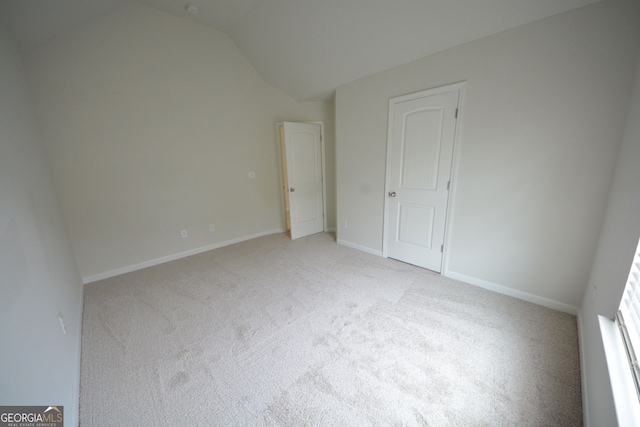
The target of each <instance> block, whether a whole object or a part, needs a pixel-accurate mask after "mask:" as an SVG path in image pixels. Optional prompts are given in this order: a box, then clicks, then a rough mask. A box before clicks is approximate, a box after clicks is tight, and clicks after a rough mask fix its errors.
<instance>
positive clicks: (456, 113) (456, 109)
mask: <svg viewBox="0 0 640 427" xmlns="http://www.w3.org/2000/svg"><path fill="white" fill-rule="evenodd" d="M455 118H456V119H457V118H458V109H457V108H456V117H455Z"/></svg>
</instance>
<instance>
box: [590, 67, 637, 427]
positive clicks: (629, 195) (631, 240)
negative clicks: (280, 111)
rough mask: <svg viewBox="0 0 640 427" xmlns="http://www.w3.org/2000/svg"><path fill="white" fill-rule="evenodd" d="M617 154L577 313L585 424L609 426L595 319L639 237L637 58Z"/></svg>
mask: <svg viewBox="0 0 640 427" xmlns="http://www.w3.org/2000/svg"><path fill="white" fill-rule="evenodd" d="M638 58H639V62H638V66H637V67H636V74H635V84H634V85H633V87H632V90H630V92H632V93H633V97H632V100H631V106H630V108H629V114H628V116H627V120H626V125H625V128H624V129H625V131H624V137H623V140H622V146H621V148H620V156H619V158H618V163H617V166H616V171H615V176H614V180H613V186H612V188H611V194H610V196H609V204H608V205H607V212H606V216H605V221H604V225H603V227H602V232H601V234H600V240H599V244H598V249H597V252H596V256H595V258H594V261H593V267H592V269H591V276H590V277H589V283H588V285H587V287H586V290H585V293H584V299H583V300H582V306H581V312H580V326H581V335H582V337H581V351H582V355H581V357H582V364H583V377H585V378H586V384H585V386H586V387H585V388H586V393H584V394H585V395H586V397H587V398H588V409H589V410H588V415H589V420H590V425H593V426H602V425H611V420H615V419H616V418H615V417H616V413H615V408H614V406H613V398H612V394H611V384H610V382H609V376H608V369H607V365H606V361H605V356H604V350H603V347H602V337H601V335H600V327H599V325H598V315H600V316H606V317H608V318H610V319H612V318H613V317H614V315H615V313H616V311H618V306H619V305H620V300H621V299H622V292H623V290H624V287H625V285H626V281H627V276H628V275H629V268H630V266H631V262H632V260H633V255H634V253H635V250H636V246H637V244H638V238H639V237H640V167H638V165H640V56H639V57H638Z"/></svg>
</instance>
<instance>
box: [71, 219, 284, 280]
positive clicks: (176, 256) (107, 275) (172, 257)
mask: <svg viewBox="0 0 640 427" xmlns="http://www.w3.org/2000/svg"><path fill="white" fill-rule="evenodd" d="M284 231H285V230H284V229H282V228H277V229H274V230H267V231H261V232H260V233H255V234H250V235H248V236H241V237H237V238H235V239H231V240H226V241H224V242H218V243H214V244H212V245H207V246H203V247H200V248H196V249H190V250H188V251H184V252H179V253H177V254H172V255H167V256H163V257H160V258H156V259H152V260H149V261H144V262H141V263H138V264H133V265H129V266H126V267H121V268H116V269H115V270H110V271H105V272H104V273H98V274H93V275H91V276H87V277H83V278H82V282H83V283H84V284H85V285H86V284H87V283H91V282H97V281H98V280H104V279H108V278H110V277H114V276H119V275H121V274H125V273H131V272H132V271H136V270H142V269H143V268H147V267H152V266H154V265H158V264H164V263H165V262H169V261H175V260H177V259H180V258H185V257H188V256H191V255H196V254H199V253H202V252H207V251H211V250H213V249H218V248H222V247H225V246H229V245H233V244H235V243H240V242H244V241H247V240H251V239H256V238H258V237H262V236H267V235H269V234H277V233H284Z"/></svg>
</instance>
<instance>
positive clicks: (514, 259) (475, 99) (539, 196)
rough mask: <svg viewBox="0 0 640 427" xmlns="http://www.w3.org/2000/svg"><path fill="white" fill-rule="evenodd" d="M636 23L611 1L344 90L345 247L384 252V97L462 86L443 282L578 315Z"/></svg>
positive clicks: (624, 5)
mask: <svg viewBox="0 0 640 427" xmlns="http://www.w3.org/2000/svg"><path fill="white" fill-rule="evenodd" d="M639 17H640V14H639V13H638V10H637V6H633V8H632V3H631V2H619V1H604V2H602V3H598V4H595V5H593V6H588V7H585V8H581V9H578V10H576V11H572V12H569V13H564V14H561V15H557V16H554V17H551V18H547V19H544V20H540V21H537V22H534V23H532V24H529V25H525V26H522V27H519V28H516V29H513V30H510V31H506V32H503V33H500V34H497V35H494V36H491V37H487V38H484V39H481V40H477V41H474V42H471V43H468V44H465V45H462V46H460V47H456V48H453V49H450V50H447V51H444V52H442V53H440V54H437V55H433V56H430V57H427V58H425V59H422V60H419V61H416V62H413V63H410V64H407V65H405V66H401V67H398V68H395V69H393V70H390V71H387V72H384V73H380V74H376V75H374V76H371V77H367V78H364V79H361V80H358V81H356V82H353V83H350V84H347V85H344V86H342V87H340V88H338V90H337V92H336V107H335V108H336V138H337V139H336V141H337V142H336V150H337V160H336V170H337V224H338V229H337V235H338V238H339V239H340V241H342V242H345V243H346V244H350V245H353V246H357V247H361V248H364V249H367V250H370V251H372V252H378V253H379V252H380V251H381V250H382V239H383V236H382V232H383V204H384V182H385V156H386V142H387V141H386V135H387V133H386V130H387V109H388V100H389V98H391V97H394V96H398V95H403V94H407V93H411V92H416V91H420V90H424V89H428V88H434V87H438V86H442V85H445V84H449V83H454V82H460V81H466V82H467V84H466V95H465V99H463V101H462V104H461V106H462V118H461V120H462V122H461V126H460V138H459V144H458V146H457V147H456V150H457V156H458V160H459V162H458V164H457V165H456V170H455V171H454V176H453V189H454V191H453V192H452V197H453V210H452V212H451V213H450V223H449V233H450V238H451V241H450V242H451V244H450V245H449V247H448V251H449V252H448V253H449V263H448V269H447V270H446V273H447V274H449V275H451V276H454V277H457V278H463V279H464V280H468V281H470V282H473V283H475V284H480V285H483V286H484V285H486V286H487V287H493V288H496V289H500V290H502V291H505V292H506V293H510V294H512V295H515V296H519V297H523V298H525V299H529V300H533V301H536V302H539V303H544V304H547V305H549V306H553V307H558V308H561V309H564V310H566V311H571V312H576V311H577V307H579V306H580V303H581V300H582V295H583V292H584V288H585V284H586V282H587V280H588V277H589V271H590V267H591V262H592V259H593V256H594V252H595V247H596V244H597V240H598V235H599V232H600V228H601V224H602V218H603V214H604V210H605V206H606V203H607V195H608V191H609V187H610V185H611V178H612V175H613V168H614V163H615V160H616V157H617V153H618V147H619V145H620V141H621V135H622V129H623V123H624V120H625V116H626V109H627V104H628V101H629V92H630V91H629V88H630V86H631V82H632V81H633V72H634V66H635V56H636V52H637V51H638V46H639V44H640V22H638V18H639ZM344 221H348V228H344V227H343V224H344Z"/></svg>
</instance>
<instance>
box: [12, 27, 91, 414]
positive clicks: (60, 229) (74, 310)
mask: <svg viewBox="0 0 640 427" xmlns="http://www.w3.org/2000/svg"><path fill="white" fill-rule="evenodd" d="M59 314H62V316H63V318H64V321H65V323H66V334H65V333H63V330H62V328H61V325H60V323H59V320H58V316H59ZM81 316H82V282H81V280H80V276H79V275H78V272H77V269H76V266H75V261H74V258H73V253H72V250H71V243H70V240H69V236H68V235H67V232H66V229H65V224H64V221H63V219H62V213H61V211H60V208H59V206H58V200H57V197H56V192H55V189H54V185H53V179H52V177H51V172H50V170H49V166H48V165H47V157H46V153H45V149H44V146H43V144H42V140H41V137H40V131H39V129H38V125H37V123H36V118H35V113H34V108H33V101H32V98H31V94H30V91H29V86H28V84H27V80H26V78H25V71H24V68H23V64H22V60H21V58H20V57H19V56H18V54H17V53H16V51H15V50H14V47H13V44H12V43H11V41H10V40H9V37H8V36H7V32H6V31H5V27H4V25H3V24H2V23H0V343H1V344H0V347H1V348H2V350H1V351H0V378H1V379H0V405H63V406H64V414H65V418H66V421H67V422H66V424H65V425H69V426H73V425H77V424H78V384H79V381H80V378H79V371H80V332H81V331H80V325H81Z"/></svg>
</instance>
